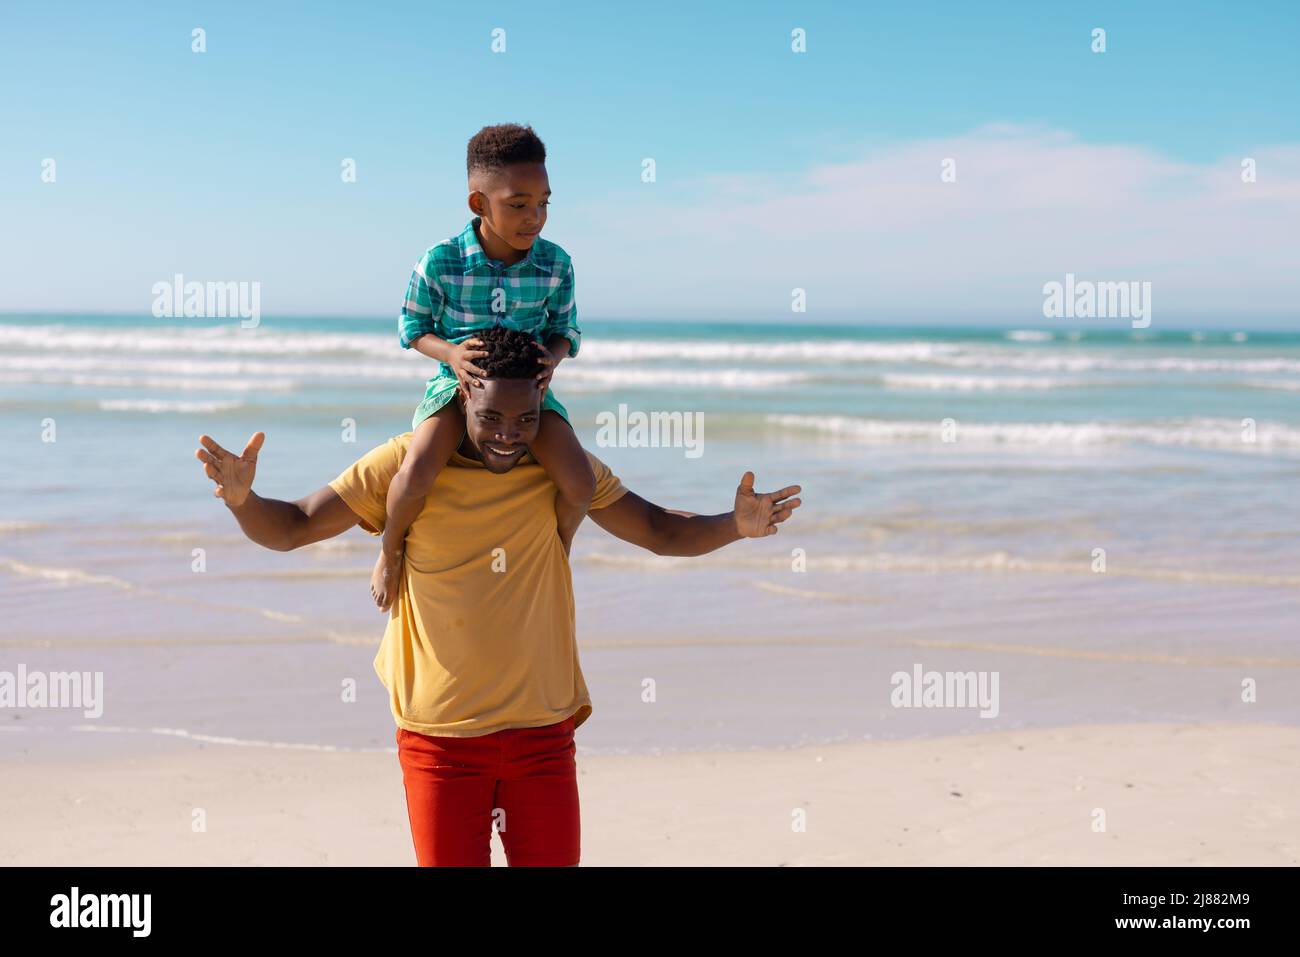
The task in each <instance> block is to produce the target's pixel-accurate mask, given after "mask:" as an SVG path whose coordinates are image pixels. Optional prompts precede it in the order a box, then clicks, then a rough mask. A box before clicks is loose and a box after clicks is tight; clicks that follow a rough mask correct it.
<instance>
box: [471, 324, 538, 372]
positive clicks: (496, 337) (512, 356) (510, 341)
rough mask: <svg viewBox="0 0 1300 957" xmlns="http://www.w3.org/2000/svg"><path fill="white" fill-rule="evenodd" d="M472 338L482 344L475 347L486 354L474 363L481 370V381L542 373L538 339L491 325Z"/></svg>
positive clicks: (515, 330)
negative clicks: (482, 377) (482, 378)
mask: <svg viewBox="0 0 1300 957" xmlns="http://www.w3.org/2000/svg"><path fill="white" fill-rule="evenodd" d="M473 338H475V339H480V340H482V342H483V345H481V346H476V347H474V348H478V349H484V350H486V351H487V355H485V356H480V357H479V358H477V359H474V360H473V362H474V364H475V365H476V366H478V367H479V368H480V369H482V370H483V375H484V378H488V379H531V378H532V377H533V376H535V375H537V374H538V373H539V372H541V371H542V364H541V362H540V361H539V360H540V359H541V356H542V353H541V351H540V350H539V349H538V348H537V340H536V339H534V338H533V337H532V336H530V335H528V334H527V333H525V332H520V331H519V330H518V329H510V328H508V327H507V326H493V327H492V328H490V329H484V330H483V331H482V332H476V333H474V336H473Z"/></svg>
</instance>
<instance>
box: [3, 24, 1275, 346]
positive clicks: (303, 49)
mask: <svg viewBox="0 0 1300 957" xmlns="http://www.w3.org/2000/svg"><path fill="white" fill-rule="evenodd" d="M981 8H987V10H982V9H981ZM195 27H202V28H203V29H204V30H205V31H206V39H207V52H206V53H202V54H196V53H193V52H191V49H190V45H191V30H192V29H193V28H195ZM496 27H500V28H503V29H504V30H505V31H506V52H505V53H493V52H492V51H491V49H490V42H491V35H490V34H491V31H492V30H493V28H496ZM795 27H802V28H804V29H805V30H806V31H807V37H808V40H807V46H808V52H807V53H804V54H795V53H792V52H791V50H790V32H791V30H792V29H793V28H795ZM1094 27H1102V28H1104V29H1105V30H1106V41H1107V50H1106V52H1105V53H1104V54H1095V53H1093V52H1092V51H1091V50H1090V33H1091V31H1092V29H1093V28H1094ZM1297 47H1300V4H1295V3H1283V2H1278V3H1256V4H1249V5H1242V6H1238V5H1224V4H1202V3H1188V2H1179V3H1141V4H1134V3H1127V2H1126V3H1099V4H1081V3H1022V4H984V5H977V4H963V3H935V4H895V5H884V4H879V5H875V4H873V5H865V4H856V3H839V4H832V3H813V4H809V3H789V4H784V3H748V2H747V3H739V2H737V3H730V2H722V3H707V4H700V3H658V4H653V5H647V6H634V5H629V6H626V7H623V8H619V7H617V6H615V5H611V4H607V3H600V4H597V3H565V4H553V5H551V4H548V5H541V4H536V3H523V2H519V3H488V4H436V3H409V4H408V3H385V4H375V5H366V4H355V3H346V4H345V3H320V2H313V3H275V4H266V3H241V2H235V3H102V2H101V3H22V2H13V0H10V2H6V3H5V4H4V6H3V7H0V111H2V113H0V146H2V147H3V148H2V149H0V202H2V204H3V208H4V214H3V219H4V222H5V225H4V228H3V232H2V234H0V256H2V257H3V261H4V263H5V273H6V275H5V276H4V282H3V284H0V309H4V310H31V309H46V310H103V311H124V312H135V311H139V312H141V313H143V314H147V312H148V308H149V303H150V301H151V293H150V290H151V287H152V285H153V283H155V282H157V281H159V280H162V279H167V278H169V277H171V276H172V275H173V274H174V273H177V272H180V273H182V274H183V275H184V276H185V277H186V279H197V280H221V281H228V280H249V281H258V282H260V283H261V284H262V302H263V311H264V312H266V313H267V314H273V313H289V314H339V315H375V316H389V315H394V314H395V310H396V308H397V306H398V304H399V303H400V301H401V297H402V293H403V292H404V288H405V283H406V279H407V277H408V275H409V273H410V269H411V266H412V264H413V263H414V262H415V260H416V259H417V258H418V257H419V255H420V253H421V252H422V251H423V250H424V249H425V248H426V247H427V246H429V245H431V244H432V243H434V242H437V241H438V240H440V239H443V238H445V237H447V236H449V235H452V234H454V233H456V232H458V231H459V229H460V228H461V227H462V226H463V225H464V223H465V222H466V220H467V219H468V216H469V213H468V210H467V209H466V207H465V196H466V188H465V175H464V154H465V143H466V140H467V139H468V138H469V137H470V136H471V135H472V134H473V133H474V132H476V131H477V130H478V129H479V128H480V127H481V126H483V125H486V124H489V123H495V122H506V121H511V122H523V123H530V124H532V125H533V127H534V128H535V129H536V130H537V131H538V133H539V134H540V135H541V136H542V138H543V140H544V141H545V142H546V144H547V148H548V151H549V154H550V158H549V161H548V171H549V175H550V179H551V186H552V189H553V190H554V191H555V195H554V197H553V205H552V207H551V211H550V220H549V222H548V225H547V229H546V232H545V233H544V235H545V236H546V238H548V239H550V240H552V241H554V242H557V243H559V244H560V245H562V246H564V248H565V249H567V250H568V251H569V252H570V253H571V254H572V256H573V257H574V263H575V273H576V276H577V281H578V285H577V294H578V303H579V309H580V314H582V315H588V316H593V317H596V316H599V317H606V318H636V317H659V318H675V317H682V318H688V317H691V316H700V317H713V318H744V317H750V318H755V319H759V318H763V319H780V318H781V317H782V316H783V315H784V316H788V315H789V302H790V290H791V289H792V288H795V287H799V288H804V289H806V290H807V299H808V306H809V313H810V314H811V316H812V317H815V318H818V319H825V320H828V321H835V320H850V321H853V320H861V321H867V322H890V321H904V322H905V321H917V322H927V323H930V324H933V323H936V322H944V321H963V320H971V321H974V320H980V321H984V320H989V321H1006V322H1008V323H1013V324H1023V323H1024V322H1025V321H1026V318H1027V317H1028V318H1032V316H1033V314H1034V312H1035V311H1036V310H1037V309H1038V307H1039V305H1040V304H1041V299H1042V296H1041V286H1042V284H1043V283H1044V282H1047V281H1050V280H1054V279H1060V278H1062V276H1063V275H1064V274H1065V273H1066V272H1067V271H1069V272H1074V273H1076V274H1078V275H1081V276H1085V277H1089V278H1096V279H1104V280H1150V281H1152V282H1153V284H1154V285H1155V288H1156V290H1157V292H1156V294H1155V297H1156V300H1157V301H1158V302H1159V303H1160V304H1161V305H1163V306H1164V309H1163V310H1162V313H1161V317H1162V318H1164V319H1167V320H1169V321H1170V322H1173V321H1174V320H1175V319H1188V320H1189V321H1193V322H1195V321H1199V320H1201V319H1205V320H1211V319H1214V318H1216V317H1218V318H1225V319H1228V320H1231V321H1233V322H1235V323H1236V324H1242V323H1243V322H1244V319H1243V317H1248V318H1250V319H1252V320H1257V321H1254V322H1246V323H1245V324H1248V325H1249V324H1254V325H1288V324H1291V320H1292V319H1293V318H1294V317H1295V316H1296V311H1297V310H1296V306H1295V303H1296V302H1297V301H1300V299H1298V297H1297V293H1300V280H1297V278H1296V273H1297V271H1296V269H1295V268H1294V263H1295V260H1296V258H1297V257H1296V255H1295V254H1296V251H1297V247H1300V240H1298V239H1297V233H1300V229H1297V227H1296V223H1297V222H1300V215H1298V213H1300V109H1297V108H1296V104H1297V103H1298V102H1300V78H1298V74H1300V67H1298V66H1297V63H1300V58H1298V57H1297V56H1296V54H1295V50H1296V49H1297ZM644 157H653V158H654V160H655V161H656V164H657V170H658V178H657V181H656V182H655V183H653V184H646V183H642V182H641V181H640V170H641V161H642V159H643V158H644ZM950 157H951V158H955V159H956V162H957V169H958V180H957V182H956V183H953V184H942V183H940V181H939V164H940V163H941V161H942V160H943V159H944V158H950ZM1244 157H1251V158H1255V159H1256V160H1257V162H1258V169H1259V181H1258V182H1257V183H1254V184H1250V185H1249V186H1247V185H1244V184H1242V183H1241V182H1240V176H1239V174H1238V167H1239V164H1240V162H1241V159H1242V158H1244ZM46 158H53V159H54V160H55V162H56V164H57V165H56V170H57V180H56V182H54V183H43V182H41V178H40V174H41V164H42V161H43V160H44V159H46ZM344 158H353V159H355V160H356V163H357V182H356V183H343V182H342V181H341V178H340V175H339V174H340V163H341V162H342V160H343V159H344ZM1157 308H1160V307H1159V306H1157Z"/></svg>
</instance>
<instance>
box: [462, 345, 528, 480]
mask: <svg viewBox="0 0 1300 957" xmlns="http://www.w3.org/2000/svg"><path fill="white" fill-rule="evenodd" d="M474 338H476V339H478V340H479V341H480V342H482V343H483V344H482V345H481V346H478V347H477V348H479V349H483V350H485V351H486V352H487V355H485V356H481V357H480V358H477V359H475V360H474V364H475V365H477V366H478V367H479V368H480V369H482V370H483V373H484V374H483V375H482V376H480V377H479V379H480V381H481V382H482V383H483V388H481V389H478V388H474V389H470V390H469V391H468V392H466V390H465V389H464V388H463V387H462V388H460V389H459V390H457V391H458V395H459V398H460V401H461V408H462V409H464V410H465V442H467V443H468V444H469V446H470V448H468V449H467V448H465V446H464V445H462V447H461V451H462V453H466V454H468V453H469V452H471V451H472V452H473V453H475V454H474V456H473V457H475V458H479V459H482V461H483V464H484V465H486V466H487V468H488V470H489V471H491V472H509V471H510V470H511V469H512V468H514V467H515V466H516V465H517V464H519V460H520V459H522V458H523V457H524V453H525V452H527V451H528V446H529V445H530V444H531V443H532V441H533V440H534V439H535V438H537V429H538V426H539V425H540V424H541V415H542V390H541V389H539V388H537V374H538V373H539V372H541V371H542V365H541V363H540V362H539V361H538V360H539V359H540V358H541V355H542V353H541V351H540V350H539V349H538V348H537V342H536V340H535V339H533V337H532V336H529V335H527V334H525V333H522V332H519V331H517V330H515V329H507V328H506V327H505V326H495V327H493V328H491V329H485V330H484V331H482V332H476V333H475V334H474Z"/></svg>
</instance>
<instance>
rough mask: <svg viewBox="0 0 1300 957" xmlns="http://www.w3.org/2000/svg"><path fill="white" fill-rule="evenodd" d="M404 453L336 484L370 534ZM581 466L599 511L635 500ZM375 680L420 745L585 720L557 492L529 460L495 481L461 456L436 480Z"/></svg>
mask: <svg viewBox="0 0 1300 957" xmlns="http://www.w3.org/2000/svg"><path fill="white" fill-rule="evenodd" d="M410 440H411V433H410V432H407V433H405V434H404V435H399V436H396V437H395V438H392V439H389V440H388V441H387V442H386V443H384V444H383V445H381V446H379V447H378V448H376V449H374V450H372V451H371V452H369V453H367V454H366V455H364V456H363V457H362V458H360V459H358V460H357V461H356V462H354V463H353V464H352V465H351V466H350V467H348V468H347V469H346V470H344V472H343V473H342V474H341V475H340V476H339V477H338V478H336V479H335V480H334V481H332V482H330V488H332V489H333V490H334V491H335V492H337V493H338V495H339V497H340V498H342V499H343V501H344V502H346V503H347V505H348V507H349V508H351V509H352V511H354V512H356V513H357V515H358V516H359V517H360V518H361V519H362V520H363V522H364V523H365V527H366V530H367V531H369V532H371V534H374V535H378V534H379V533H380V531H382V529H383V527H384V517H385V511H386V510H385V502H386V498H387V495H388V483H389V482H390V481H391V480H392V478H393V476H394V475H395V474H397V470H398V467H399V466H400V465H401V462H402V457H403V456H404V455H405V454H406V449H407V445H408V443H409V442H410ZM587 457H588V458H589V459H590V461H591V467H592V470H593V471H594V472H595V473H596V493H595V495H593V496H592V500H591V508H592V509H598V508H604V507H606V506H607V505H611V504H613V503H614V502H615V501H617V500H618V499H619V498H620V497H621V496H622V495H623V494H624V493H625V492H626V491H627V489H626V488H624V487H623V484H622V483H621V482H620V481H619V480H618V477H617V476H615V475H614V473H613V472H611V471H610V469H609V466H607V465H606V464H605V463H604V462H602V461H600V459H598V458H596V456H594V455H592V454H591V453H590V452H588V453H587ZM375 672H376V673H377V674H378V675H379V678H380V680H381V681H382V682H383V683H384V686H385V687H386V688H387V689H388V696H389V704H390V706H391V708H392V711H393V718H394V720H396V722H397V725H398V727H401V728H405V729H406V730H408V731H415V732H418V733H419V734H430V735H445V736H451V737H476V736H478V735H483V734H491V733H492V732H494V731H502V730H505V729H506V728H534V727H540V726H542V725H547V724H555V723H556V722H559V721H563V720H564V719H565V718H567V717H569V716H570V715H572V716H573V717H574V726H575V727H576V726H578V725H580V724H582V723H583V722H584V721H586V720H587V718H588V717H589V716H590V715H591V695H590V694H589V693H588V692H587V683H586V682H585V681H584V680H583V677H582V669H581V667H579V664H578V643H577V638H576V635H575V626H574V606H573V580H572V578H571V577H570V572H569V561H568V557H567V556H566V555H565V554H564V546H563V545H562V544H561V542H560V537H559V535H557V534H556V530H555V485H554V484H553V483H552V482H551V480H550V477H549V476H547V474H546V472H545V471H544V470H543V469H542V467H541V466H540V465H539V464H537V460H536V459H534V458H533V457H532V455H531V454H529V453H525V454H524V457H523V458H522V459H521V460H520V462H519V464H518V465H516V466H515V467H514V468H513V469H511V470H510V471H509V472H505V473H503V474H500V475H494V474H492V473H491V472H488V471H487V469H486V468H485V467H484V466H483V463H482V462H476V461H474V460H473V459H468V458H465V457H464V456H462V455H460V454H459V453H455V454H453V455H452V458H451V461H450V462H449V463H448V465H447V467H445V468H444V469H442V471H440V472H439V473H438V478H437V480H436V481H435V482H434V483H433V488H432V489H431V490H430V491H429V496H428V498H427V499H426V500H425V503H424V509H423V510H422V511H421V512H420V514H419V516H418V517H417V518H416V520H415V521H414V522H413V523H412V524H411V528H410V530H409V531H408V532H407V537H406V561H405V564H404V566H403V581H402V588H401V593H400V595H399V597H398V600H397V602H395V603H394V605H393V609H392V612H391V614H390V616H389V619H388V628H387V630H386V631H385V632H384V638H383V641H382V642H381V643H380V646H379V653H378V654H377V655H376V656H375Z"/></svg>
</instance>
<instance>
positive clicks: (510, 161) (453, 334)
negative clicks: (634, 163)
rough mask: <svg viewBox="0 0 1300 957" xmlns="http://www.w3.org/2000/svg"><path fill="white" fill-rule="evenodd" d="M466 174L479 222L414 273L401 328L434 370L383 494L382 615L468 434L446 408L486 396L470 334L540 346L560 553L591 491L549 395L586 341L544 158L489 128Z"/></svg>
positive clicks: (499, 448) (540, 450)
mask: <svg viewBox="0 0 1300 957" xmlns="http://www.w3.org/2000/svg"><path fill="white" fill-rule="evenodd" d="M465 166H466V172H467V174H468V177H469V190H470V192H469V208H470V211H471V212H472V213H473V214H474V218H473V219H472V220H470V222H469V224H468V225H466V227H465V228H464V230H462V231H461V233H460V235H459V236H455V237H453V238H451V239H447V240H444V241H443V242H441V243H438V244H437V245H436V246H433V247H432V248H430V249H429V250H428V251H427V252H426V253H425V254H424V256H423V257H422V258H421V259H420V261H419V262H418V263H417V264H416V266H415V269H414V271H413V272H412V273H411V279H410V282H409V284H408V286H407V292H406V302H405V303H404V304H403V306H402V313H401V318H400V320H399V324H398V325H399V332H400V335H401V343H402V346H403V347H404V348H407V349H412V348H413V349H415V350H416V351H418V352H420V353H422V354H424V355H426V356H429V357H430V358H431V359H436V360H438V362H439V363H440V366H439V370H438V374H437V375H436V376H434V377H433V378H431V379H430V380H429V381H428V384H427V387H426V389H425V395H424V401H422V402H421V403H420V406H419V408H417V409H416V412H415V416H414V418H413V419H412V421H411V428H412V429H413V430H414V436H413V438H412V440H411V445H410V449H409V450H408V452H407V454H406V457H405V459H404V460H403V462H402V467H401V470H400V471H399V472H398V473H397V475H396V476H394V478H393V481H392V483H391V485H390V487H389V490H388V501H387V519H386V522H385V525H384V537H383V544H382V547H381V549H380V554H379V559H378V560H377V561H376V562H375V568H374V571H373V573H372V574H371V577H370V593H371V595H372V596H373V597H374V600H375V604H376V605H378V607H379V609H380V610H381V611H388V610H389V609H390V608H391V607H392V604H393V601H394V600H395V598H396V595H397V588H398V584H399V582H400V580H401V566H402V560H403V542H404V541H405V539H406V531H407V529H408V528H409V527H410V525H411V522H412V521H414V520H415V517H416V515H418V514H419V512H420V509H421V508H422V506H423V504H424V499H425V496H426V495H428V493H429V489H430V488H431V487H432V486H433V482H434V479H435V478H436V477H437V475H438V473H439V471H441V469H442V468H443V467H444V466H445V465H446V464H447V461H448V459H450V458H451V454H452V452H453V450H455V448H456V447H457V446H458V445H459V444H460V441H461V439H462V437H463V436H464V434H465V419H464V415H463V414H462V413H461V411H460V409H459V407H458V404H457V403H456V402H454V401H453V399H454V397H455V395H456V389H457V387H458V386H463V387H464V388H466V389H475V388H481V387H482V384H481V383H480V382H479V380H478V378H477V377H478V376H481V375H482V374H483V372H482V370H481V369H480V368H479V367H478V366H476V365H475V364H474V359H476V358H478V357H480V356H482V355H484V354H485V353H484V352H483V351H482V350H481V349H476V348H475V346H479V345H482V343H481V341H480V340H478V339H476V338H475V337H474V333H475V332H476V331H479V330H483V329H487V328H491V327H493V326H506V327H508V328H512V329H516V330H518V331H521V332H524V333H527V334H528V335H530V336H532V337H533V338H534V340H535V341H536V344H537V349H538V350H539V352H540V354H541V362H542V365H543V369H542V372H541V373H540V374H539V375H538V376H537V387H538V388H539V389H542V390H544V391H543V400H542V413H541V422H540V429H539V431H538V435H537V439H536V440H535V441H534V442H533V443H532V445H531V449H530V450H531V452H532V454H533V456H534V458H536V459H537V461H538V462H539V463H540V464H541V466H542V467H543V468H544V469H545V470H546V473H547V475H548V476H549V477H550V479H551V481H552V482H553V483H554V484H555V486H556V489H557V492H556V499H555V513H556V531H557V533H558V534H559V536H560V540H561V542H563V544H564V549H565V552H566V553H567V552H568V550H569V548H570V546H571V544H572V541H573V535H574V532H576V531H577V528H578V526H579V525H580V524H581V523H582V520H583V518H584V517H585V516H586V514H587V508H588V506H589V505H590V503H591V496H592V494H593V493H594V491H595V487H596V479H595V476H594V474H593V473H592V471H591V465H590V463H589V462H588V460H587V456H586V453H585V452H584V451H583V450H582V446H581V445H580V444H579V442H578V437H577V435H575V434H574V431H573V427H572V425H571V424H570V422H569V416H568V412H567V411H566V410H565V408H564V406H563V405H561V404H560V402H559V400H557V399H556V398H555V397H554V395H553V393H552V392H551V390H550V381H551V377H552V375H554V373H555V369H556V367H557V366H558V365H559V363H560V361H561V360H562V359H564V358H565V357H566V356H575V355H577V354H578V347H579V345H580V343H581V332H580V331H579V329H578V325H577V309H576V307H575V305H574V294H573V263H572V261H571V260H570V258H569V256H568V254H567V253H566V252H565V251H564V250H563V249H561V248H560V247H559V246H557V245H556V244H555V243H552V242H549V241H548V240H544V239H541V238H540V233H541V231H542V227H543V226H544V225H545V224H546V213H547V206H548V205H549V204H550V195H551V189H550V183H549V181H548V179H547V176H546V147H545V145H543V143H542V141H541V140H540V139H539V138H538V137H537V134H536V133H534V132H533V130H532V128H531V127H526V126H519V125H517V124H514V123H506V124H501V125H498V126H487V127H484V128H483V129H481V130H479V132H478V133H476V134H475V135H474V136H473V137H472V138H471V139H470V141H469V147H468V149H467V151H466V162H465ZM523 451H524V449H523V448H522V447H519V446H516V445H512V444H510V443H508V442H504V441H498V442H495V443H488V444H486V445H485V446H484V454H485V455H487V456H491V457H493V458H495V459H496V460H497V462H498V464H503V463H506V462H511V461H514V460H516V459H517V458H518V457H519V456H521V455H522V454H523Z"/></svg>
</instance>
